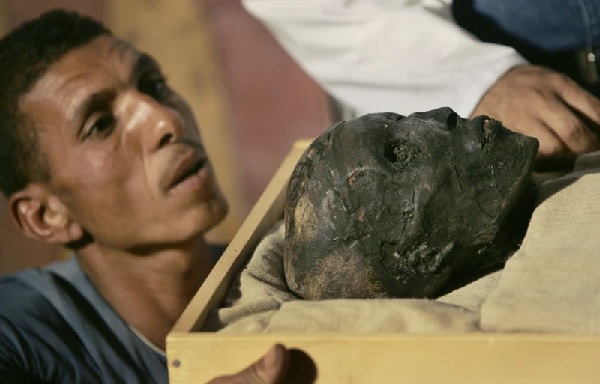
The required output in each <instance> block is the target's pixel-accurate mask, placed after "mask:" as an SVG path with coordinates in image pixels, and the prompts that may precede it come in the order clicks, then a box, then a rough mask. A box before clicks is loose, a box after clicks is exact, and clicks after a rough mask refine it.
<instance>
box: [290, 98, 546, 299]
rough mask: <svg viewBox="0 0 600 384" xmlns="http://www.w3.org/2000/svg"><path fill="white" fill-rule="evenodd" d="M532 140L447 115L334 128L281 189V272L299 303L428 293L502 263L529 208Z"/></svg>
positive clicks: (373, 118) (367, 120)
mask: <svg viewBox="0 0 600 384" xmlns="http://www.w3.org/2000/svg"><path fill="white" fill-rule="evenodd" d="M537 148H538V143H537V140H535V139H532V138H529V137H526V136H522V135H520V134H517V133H513V132H511V131H509V130H507V129H506V128H504V127H503V126H502V125H501V123H500V122H498V121H495V120H492V119H489V118H487V117H485V116H482V117H478V118H475V119H473V120H467V119H462V118H460V117H458V116H457V114H456V113H454V112H453V111H452V110H451V109H450V108H440V109H436V110H433V111H429V112H424V113H414V114H412V115H410V116H408V117H403V116H400V115H396V114H393V113H379V114H370V115H365V116H362V117H360V118H358V119H355V120H352V121H348V122H340V123H338V124H336V125H334V126H333V127H332V128H330V129H329V130H328V131H326V132H325V133H324V134H323V135H321V136H320V137H319V138H317V139H316V140H315V141H314V142H313V143H312V145H311V146H310V147H309V149H308V150H307V152H306V153H305V154H304V156H303V158H302V159H301V160H300V162H299V163H298V165H297V167H296V169H295V171H294V173H293V175H292V178H291V180H290V185H289V187H288V195H287V205H286V208H285V216H286V249H285V273H286V279H287V281H288V284H289V286H290V288H291V289H292V290H293V291H294V292H295V293H297V294H298V295H300V296H302V297H304V298H306V299H323V298H341V297H347V298H369V297H385V296H394V297H432V296H435V294H436V292H438V291H439V290H440V288H441V287H442V286H443V285H444V284H445V283H447V282H448V281H449V280H450V279H451V278H452V277H454V276H457V275H458V274H459V272H464V271H479V270H481V269H483V268H487V267H490V266H492V265H494V264H501V263H503V262H504V261H505V260H506V258H507V257H508V256H509V255H510V254H511V253H512V252H513V251H514V250H515V249H516V247H517V246H518V243H519V242H520V241H521V240H522V238H523V236H524V233H525V230H526V228H527V224H528V221H529V218H530V216H531V211H532V209H533V197H534V187H533V183H532V178H531V169H532V164H533V161H534V159H535V155H536V152H537Z"/></svg>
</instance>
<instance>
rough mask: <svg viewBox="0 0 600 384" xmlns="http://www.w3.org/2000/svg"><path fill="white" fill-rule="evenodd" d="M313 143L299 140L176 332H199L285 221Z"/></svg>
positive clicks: (197, 295)
mask: <svg viewBox="0 0 600 384" xmlns="http://www.w3.org/2000/svg"><path fill="white" fill-rule="evenodd" d="M310 141H311V140H300V141H298V142H296V144H295V145H294V146H293V147H292V149H291V151H290V152H289V154H288V155H287V156H286V158H285V159H284V160H283V163H282V164H281V166H280V167H279V169H278V170H277V172H275V175H274V176H273V178H272V179H271V181H270V182H269V184H268V185H267V187H266V188H265V191H264V192H263V194H262V195H261V197H260V198H259V199H258V201H257V203H256V205H255V206H254V208H253V209H252V210H251V211H250V213H249V215H248V217H247V218H246V220H245V221H244V222H243V223H242V226H241V227H240V230H239V231H238V233H237V234H236V235H235V236H234V238H233V239H232V241H231V242H230V243H229V246H228V247H227V249H226V250H225V252H224V253H223V255H222V256H221V258H220V259H219V261H218V262H217V264H216V265H215V266H214V268H213V270H212V271H211V272H210V274H209V275H208V277H207V278H206V280H205V281H204V284H202V287H200V289H199V290H198V292H197V293H196V295H195V296H194V298H193V299H192V301H191V302H190V304H189V305H188V307H187V308H186V309H185V311H184V312H183V313H182V315H181V316H180V318H179V320H178V321H177V323H176V324H175V326H174V327H173V330H172V331H173V332H192V331H193V330H195V329H198V328H200V326H201V325H202V324H203V323H204V321H205V319H206V316H207V315H208V313H209V312H210V310H212V309H213V308H215V307H216V306H217V305H219V303H220V302H221V301H222V300H223V298H224V297H225V293H226V291H227V287H229V283H230V281H231V278H232V277H233V276H234V274H235V272H236V271H238V270H239V269H240V267H241V266H242V265H243V264H244V263H245V262H246V260H247V259H248V257H249V256H250V254H251V253H252V250H253V248H254V246H255V245H256V243H257V242H258V241H259V240H260V239H261V238H262V236H263V235H264V234H265V233H266V231H268V229H269V228H271V227H272V226H273V224H274V223H275V222H276V221H277V220H279V219H280V218H281V217H282V215H283V204H284V202H285V190H286V187H287V183H288V180H289V178H290V175H291V173H292V171H293V170H294V167H295V166H296V163H297V162H298V160H299V159H300V156H302V153H303V152H304V150H305V149H306V147H307V146H308V144H309V143H310Z"/></svg>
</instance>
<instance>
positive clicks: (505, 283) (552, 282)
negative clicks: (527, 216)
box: [481, 152, 600, 334]
mask: <svg viewBox="0 0 600 384" xmlns="http://www.w3.org/2000/svg"><path fill="white" fill-rule="evenodd" d="M599 166H600V152H594V153H591V154H589V155H584V156H580V157H579V159H578V161H577V164H576V168H575V170H574V172H573V173H571V174H568V175H565V176H564V177H561V178H559V179H556V180H552V181H547V182H546V183H544V184H542V185H541V187H540V204H539V205H538V207H537V208H536V210H535V212H534V214H533V217H532V219H531V222H530V224H529V228H528V230H527V235H526V236H525V239H524V240H523V244H522V245H521V248H520V249H519V250H518V251H517V252H516V253H515V254H514V255H513V256H512V257H511V258H510V259H509V260H508V262H507V263H506V266H505V268H504V271H503V273H502V278H501V279H500V282H499V284H498V287H497V288H496V289H495V290H494V291H493V292H492V293H491V294H490V296H489V297H488V298H487V299H486V301H485V302H484V303H483V305H482V307H481V327H482V328H483V329H484V330H486V331H541V332H554V333H586V334H598V333H600V254H599V253H598V250H600V220H599V218H600V199H599V196H600V173H599V172H600V169H599Z"/></svg>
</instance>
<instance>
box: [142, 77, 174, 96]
mask: <svg viewBox="0 0 600 384" xmlns="http://www.w3.org/2000/svg"><path fill="white" fill-rule="evenodd" d="M139 90H140V92H142V93H145V94H147V95H148V96H150V97H152V98H153V99H155V100H157V101H163V100H165V99H166V98H167V97H168V96H169V95H170V93H171V89H170V88H169V86H168V85H167V81H166V80H165V78H164V77H162V76H153V77H148V78H142V79H141V80H140V83H139Z"/></svg>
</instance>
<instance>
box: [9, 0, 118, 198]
mask: <svg viewBox="0 0 600 384" xmlns="http://www.w3.org/2000/svg"><path fill="white" fill-rule="evenodd" d="M103 34H108V35H111V32H110V31H109V30H108V29H107V28H106V27H105V26H103V25H102V24H101V23H99V22H98V21H96V20H94V19H92V18H89V17H86V16H82V15H79V14H77V13H74V12H69V11H64V10H52V11H49V12H46V13H44V14H42V15H41V16H40V17H38V18H36V19H33V20H31V21H28V22H26V23H24V24H22V25H21V26H19V27H18V28H16V29H14V30H13V31H11V32H10V33H9V34H7V35H6V36H5V37H3V38H2V39H1V40H0V190H2V192H3V193H4V195H6V196H10V195H12V194H13V193H15V192H17V191H19V190H21V189H23V188H25V187H26V186H27V184H29V183H31V182H35V181H40V182H42V181H48V180H50V172H49V169H48V165H47V162H46V157H45V155H44V154H43V153H41V151H40V148H39V146H38V138H37V136H38V134H37V129H36V127H34V126H33V124H32V123H31V121H30V120H29V119H28V117H27V116H25V115H24V114H23V113H22V112H21V111H20V110H19V100H20V99H21V97H22V96H23V95H24V94H25V93H27V92H28V91H29V90H31V88H32V87H33V85H34V84H35V83H36V82H37V81H38V80H39V79H40V78H41V77H42V76H43V75H44V74H45V73H46V71H47V70H48V68H49V67H50V66H51V65H52V64H53V63H55V62H56V61H58V60H60V59H61V58H62V57H63V56H64V55H65V54H67V53H68V52H70V51H72V50H73V49H75V48H78V47H80V46H82V45H85V44H87V43H89V42H90V41H91V40H93V39H94V38H96V37H97V36H99V35H103Z"/></svg>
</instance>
